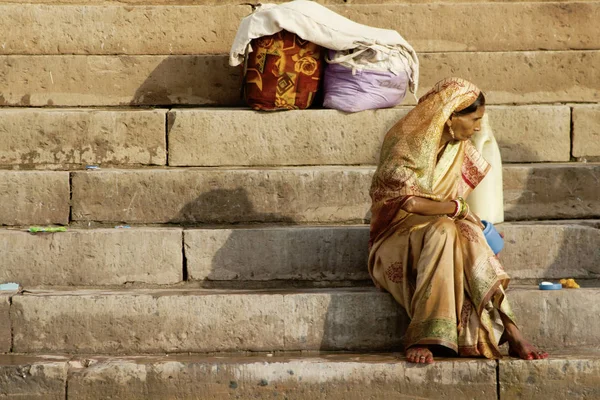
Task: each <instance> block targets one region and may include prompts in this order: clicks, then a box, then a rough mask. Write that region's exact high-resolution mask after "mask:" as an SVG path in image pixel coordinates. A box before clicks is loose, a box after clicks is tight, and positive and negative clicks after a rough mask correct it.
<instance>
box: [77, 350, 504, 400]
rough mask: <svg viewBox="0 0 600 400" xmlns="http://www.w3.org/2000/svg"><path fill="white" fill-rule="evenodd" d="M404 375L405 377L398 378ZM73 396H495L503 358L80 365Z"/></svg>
mask: <svg viewBox="0 0 600 400" xmlns="http://www.w3.org/2000/svg"><path fill="white" fill-rule="evenodd" d="M399 376H401V377H403V379H398V377H399ZM68 391H69V397H70V398H77V399H87V400H93V399H103V398H106V397H112V398H119V399H140V400H141V399H147V398H166V397H173V398H178V399H192V398H197V397H198V394H199V393H202V397H204V398H219V399H221V398H222V399H225V398H227V399H229V398H238V399H259V398H260V399H265V398H273V397H275V398H277V397H281V398H287V399H289V400H325V399H327V400H362V399H366V398H398V395H399V393H401V394H402V396H404V397H419V398H423V397H425V398H428V399H437V398H439V399H441V398H443V399H457V400H458V399H464V398H480V397H481V398H492V397H494V396H495V393H496V374H495V362H494V361H490V360H469V361H465V360H445V361H443V362H439V363H434V364H432V365H428V366H426V367H423V368H413V367H412V366H411V365H409V364H407V363H406V362H404V361H401V360H398V358H397V357H395V356H393V355H374V354H350V355H327V356H324V357H311V356H308V357H307V356H297V357H291V358H290V357H281V356H277V355H275V356H273V357H264V356H257V357H235V358H228V357H219V358H201V357H197V356H195V357H194V356H191V357H182V356H171V357H168V358H166V357H161V358H156V357H152V358H146V359H144V360H143V361H140V360H135V359H133V360H131V359H111V360H106V361H104V360H99V361H98V362H97V363H95V364H93V365H91V366H90V367H88V368H85V369H81V370H78V371H75V370H73V372H72V373H71V375H70V379H69V389H68Z"/></svg>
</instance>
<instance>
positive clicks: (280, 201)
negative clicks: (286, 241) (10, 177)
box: [73, 167, 372, 223]
mask: <svg viewBox="0 0 600 400" xmlns="http://www.w3.org/2000/svg"><path fill="white" fill-rule="evenodd" d="M371 173H372V168H356V167H354V168H352V169H349V170H348V169H343V168H339V167H317V168H287V169H249V170H243V169H228V170H219V169H178V170H156V169H154V170H137V171H131V170H129V171H127V170H112V171H108V170H104V171H95V172H93V173H85V172H82V173H79V172H75V173H74V174H73V219H74V220H82V221H88V220H92V221H127V222H131V223H134V222H135V223H151V222H159V223H164V222H175V223H181V222H188V223H190V222H195V223H200V222H202V223H204V222H225V223H230V222H239V221H243V222H274V221H283V222H311V221H313V222H333V221H357V220H360V221H363V220H364V219H365V218H366V217H365V216H366V215H367V213H368V211H369V207H370V204H368V203H369V201H368V199H369V195H368V190H369V182H370V179H371Z"/></svg>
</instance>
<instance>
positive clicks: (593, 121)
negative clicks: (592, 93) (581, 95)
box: [573, 105, 600, 159]
mask: <svg viewBox="0 0 600 400" xmlns="http://www.w3.org/2000/svg"><path fill="white" fill-rule="evenodd" d="M573 156H574V157H583V158H591V159H599V158H600V105H588V106H584V105H577V106H574V107H573Z"/></svg>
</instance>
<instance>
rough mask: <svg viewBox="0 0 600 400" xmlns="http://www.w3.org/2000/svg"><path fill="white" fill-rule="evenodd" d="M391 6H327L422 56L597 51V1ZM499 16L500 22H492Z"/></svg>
mask: <svg viewBox="0 0 600 400" xmlns="http://www.w3.org/2000/svg"><path fill="white" fill-rule="evenodd" d="M369 3H372V2H369ZM390 3H396V4H381V5H379V4H378V5H375V4H364V5H358V4H356V5H348V4H345V5H340V6H331V7H330V8H331V9H332V10H334V11H335V12H337V13H339V14H341V15H343V16H345V17H347V18H349V19H351V20H353V21H356V22H358V23H361V24H365V25H370V26H374V27H377V28H384V29H393V30H396V31H398V32H400V33H401V34H402V36H403V37H404V38H405V39H406V40H407V41H408V42H409V43H410V44H411V45H412V46H413V47H414V48H415V50H417V51H420V52H444V51H465V52H466V51H515V50H538V49H545V50H571V49H590V50H595V49H597V48H598V44H599V42H598V40H599V38H598V37H597V35H596V34H595V33H596V32H597V27H596V26H595V25H593V23H592V20H593V19H594V18H600V4H598V3H578V4H561V3H563V2H561V3H547V4H544V3H535V4H532V3H526V2H512V1H509V2H495V3H484V2H481V1H479V2H475V3H472V2H468V3H461V2H453V3H452V4H398V3H400V2H398V1H397V2H390ZM499 15H501V16H502V21H503V24H498V23H496V22H497V18H498V16H499ZM473 21H477V23H473ZM465 32H469V33H468V34H465ZM543 32H546V34H544V33H543ZM575 36H577V37H575ZM499 38H502V39H501V40H499Z"/></svg>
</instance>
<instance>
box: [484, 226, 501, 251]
mask: <svg viewBox="0 0 600 400" xmlns="http://www.w3.org/2000/svg"><path fill="white" fill-rule="evenodd" d="M481 223H482V224H483V227H484V228H483V234H484V235H485V240H487V242H488V245H489V246H490V247H491V249H492V251H493V252H494V254H498V253H500V251H501V250H502V249H503V248H504V239H502V236H500V234H499V233H498V231H497V230H496V228H495V227H494V224H492V223H491V222H488V221H481Z"/></svg>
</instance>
